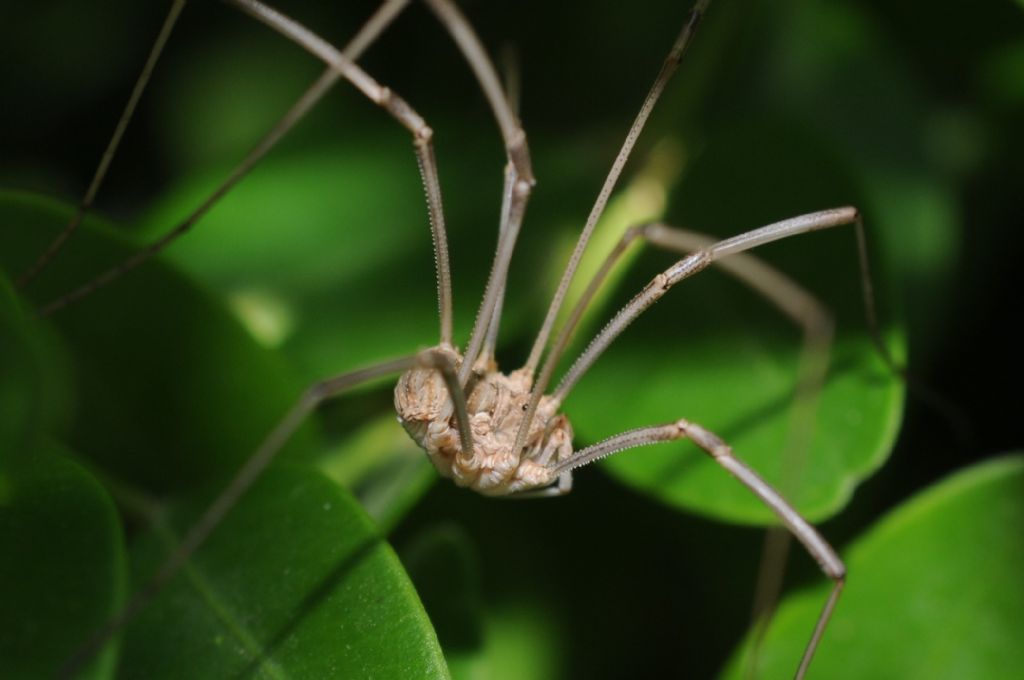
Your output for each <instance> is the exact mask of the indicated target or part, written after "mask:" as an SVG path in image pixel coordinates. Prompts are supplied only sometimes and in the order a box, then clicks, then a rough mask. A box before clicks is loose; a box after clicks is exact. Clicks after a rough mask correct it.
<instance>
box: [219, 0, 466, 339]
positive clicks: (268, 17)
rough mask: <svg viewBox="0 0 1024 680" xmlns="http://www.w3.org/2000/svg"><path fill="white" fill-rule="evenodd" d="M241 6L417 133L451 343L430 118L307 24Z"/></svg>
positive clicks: (444, 324)
mask: <svg viewBox="0 0 1024 680" xmlns="http://www.w3.org/2000/svg"><path fill="white" fill-rule="evenodd" d="M226 1H227V2H228V4H231V5H235V6H236V7H238V8H239V9H240V10H242V11H243V12H245V13H246V14H249V15H250V16H252V17H254V18H255V19H257V20H259V21H261V22H263V23H264V24H266V25H267V26H269V27H271V28H273V29H274V30H275V31H277V32H279V33H281V34H282V35H284V36H285V37H286V38H288V39H289V40H291V41H293V42H294V43H296V44H297V45H299V46H300V47H302V48H303V49H305V50H306V51H308V52H309V53H310V54H312V55H314V56H316V57H318V58H319V59H321V60H323V61H324V62H326V63H327V64H328V65H329V66H330V67H331V68H332V69H334V70H336V71H337V72H338V73H340V74H341V75H342V76H344V77H345V79H346V80H348V81H349V82H350V83H352V84H353V85H355V86H356V89H358V90H359V91H360V92H362V93H363V94H364V95H366V96H367V97H368V98H369V99H370V100H371V101H373V102H374V103H375V104H377V105H378V106H380V107H381V108H383V109H384V110H385V111H387V112H388V113H389V114H391V116H392V117H393V118H394V119H395V120H397V121H398V122H399V123H400V124H401V125H402V126H403V127H405V128H406V129H407V130H408V131H409V132H410V133H411V134H412V137H413V147H414V148H415V150H416V160H417V163H418V164H419V169H420V176H421V177H422V179H423V186H424V189H425V191H426V195H427V207H428V210H429V213H430V227H431V234H432V236H433V241H434V255H435V259H436V261H437V299H438V309H439V316H440V320H441V343H440V344H441V345H443V346H445V347H450V346H451V344H452V283H451V266H450V265H449V261H448V237H447V235H446V233H445V224H444V210H443V209H442V207H441V181H440V179H439V177H438V173H437V160H436V158H435V156H434V144H433V141H432V139H433V136H434V131H433V130H431V129H430V127H429V126H428V125H427V123H426V121H424V120H423V118H422V117H421V116H420V115H419V114H418V113H417V112H416V110H415V109H413V108H412V107H411V106H410V105H409V104H408V102H406V101H405V100H404V99H402V98H401V97H399V96H398V95H397V94H395V93H394V92H393V91H392V90H390V89H389V88H387V87H384V86H382V85H380V84H379V83H377V82H376V81H375V80H374V79H373V78H372V77H370V75H369V74H367V73H366V72H365V71H363V70H362V69H361V68H359V67H358V66H357V65H356V64H355V63H354V61H353V60H352V59H351V58H349V57H348V56H346V54H345V53H343V52H340V51H338V50H337V49H336V48H335V47H334V46H333V45H331V44H330V43H328V42H327V41H326V40H324V39H322V38H321V37H320V36H318V35H316V34H315V33H313V32H312V31H310V30H309V29H308V28H306V27H305V26H302V25H301V24H299V23H298V22H296V21H295V20H293V19H290V18H289V17H286V16H285V15H283V14H281V13H280V12H278V11H277V10H275V9H273V8H271V7H269V6H267V5H264V4H263V3H261V2H259V1H258V0H226Z"/></svg>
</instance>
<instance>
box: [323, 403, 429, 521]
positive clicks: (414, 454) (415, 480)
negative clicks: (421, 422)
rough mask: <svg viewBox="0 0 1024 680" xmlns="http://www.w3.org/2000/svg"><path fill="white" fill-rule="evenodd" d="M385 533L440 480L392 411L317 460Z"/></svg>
mask: <svg viewBox="0 0 1024 680" xmlns="http://www.w3.org/2000/svg"><path fill="white" fill-rule="evenodd" d="M317 468H318V469H319V470H320V471H321V472H323V473H324V474H326V475H327V476H328V477H330V478H331V479H333V480H334V481H335V482H337V483H338V484H341V485H342V486H344V487H345V488H346V489H348V490H349V491H351V492H352V494H353V495H354V496H355V497H356V498H358V499H359V504H360V505H362V506H363V509H364V510H366V512H367V513H368V514H369V515H370V517H372V518H373V519H374V522H375V523H376V525H377V527H379V528H380V530H381V532H382V533H384V534H387V533H389V532H390V530H391V529H392V528H393V527H394V526H395V525H397V524H398V522H399V520H401V518H402V517H404V516H405V514H406V513H407V512H408V511H409V510H410V509H411V508H412V507H413V506H414V505H415V504H416V502H417V501H418V500H419V499H420V498H421V497H422V496H423V494H424V493H426V492H427V490H428V489H429V488H430V487H431V486H432V485H433V484H434V482H435V481H437V479H438V475H437V471H436V470H435V469H434V466H433V465H432V464H431V463H430V460H429V459H428V458H427V455H426V453H424V451H423V449H421V448H420V447H419V446H418V445H417V444H416V443H415V442H414V441H413V440H412V438H410V437H409V435H408V434H407V433H406V432H405V430H403V429H402V428H401V427H395V417H394V416H393V415H391V414H387V415H385V416H381V417H378V418H375V419H374V420H371V421H370V422H368V423H367V424H365V425H363V426H362V427H360V428H359V429H358V430H356V431H355V432H353V433H352V435H351V436H349V437H347V438H346V439H345V440H344V441H343V442H341V443H340V444H338V445H337V446H334V447H332V448H331V450H330V451H329V452H327V453H326V454H325V455H323V456H321V457H320V458H319V459H318V460H317Z"/></svg>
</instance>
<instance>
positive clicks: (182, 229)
mask: <svg viewBox="0 0 1024 680" xmlns="http://www.w3.org/2000/svg"><path fill="white" fill-rule="evenodd" d="M408 3H409V0H385V2H384V3H383V4H382V5H381V6H380V8H379V9H378V10H377V11H376V12H375V13H374V15H373V16H372V17H370V19H369V20H368V21H367V22H366V24H365V25H364V26H363V27H362V28H361V29H360V30H359V33H358V34H357V35H356V36H355V37H354V38H353V39H352V40H351V42H349V44H348V46H347V47H346V48H345V54H346V56H348V58H349V59H356V58H357V57H358V56H359V55H361V54H362V53H363V51H365V50H366V48H367V47H369V45H370V44H371V43H372V42H373V41H374V40H375V39H376V38H377V36H379V35H380V33H381V32H382V31H383V30H384V29H385V28H387V26H388V25H389V24H390V23H391V22H392V21H393V20H394V18H395V17H396V16H397V15H398V13H399V12H401V10H402V9H403V8H404V7H405V6H406V5H407V4H408ZM341 76H342V74H341V73H339V72H338V71H337V70H336V69H334V68H333V67H328V68H327V69H326V70H325V71H324V73H323V74H321V75H320V77H319V78H317V79H316V81H314V82H313V84H312V85H310V87H309V89H307V90H306V92H304V93H303V94H302V96H301V97H299V99H298V100H297V101H296V102H295V103H294V104H293V105H292V107H291V108H290V109H288V111H287V112H286V113H285V114H284V115H283V116H282V117H281V118H280V119H279V120H278V121H277V122H276V123H275V124H274V126H273V127H272V128H271V129H270V131H269V132H267V134H266V135H265V136H264V137H263V138H262V139H261V140H260V141H259V142H258V143H257V144H256V146H254V147H253V149H252V150H251V151H250V152H249V153H248V154H246V156H245V158H243V159H242V161H241V162H240V163H239V164H238V165H237V166H235V168H234V169H233V170H232V171H231V173H230V174H229V175H228V177H227V178H226V179H225V180H224V181H223V182H222V183H221V184H220V185H219V186H218V187H217V188H216V189H214V190H213V192H211V193H210V195H209V196H208V197H207V198H206V199H205V200H204V201H203V202H202V203H201V204H200V205H199V207H197V208H196V209H195V210H194V211H193V212H192V213H191V214H189V215H188V216H187V217H186V218H185V219H184V220H182V221H181V222H180V223H178V224H177V225H176V226H175V227H174V228H173V229H171V230H170V231H168V232H167V233H166V234H164V235H163V236H162V237H160V238H159V239H157V240H156V241H154V242H153V243H151V244H150V245H148V246H146V247H145V248H143V249H142V250H140V251H139V252H137V253H136V254H134V255H132V256H131V257H129V258H128V259H126V260H124V261H123V262H120V263H118V264H116V265H114V266H113V267H111V268H110V269H108V270H106V271H105V272H102V273H101V274H99V275H98V276H97V277H96V278H94V279H92V280H91V281H88V282H86V283H84V284H83V285H81V286H79V287H78V288H76V289H75V290H73V291H71V292H69V293H67V294H65V295H62V296H61V297H59V298H56V299H55V300H52V301H51V302H49V303H47V304H46V305H44V306H43V307H41V308H40V309H39V315H40V316H49V315H50V314H53V313H54V312H56V311H58V310H60V309H63V308H64V307H66V306H68V305H69V304H72V303H74V302H77V301H78V300H81V299H82V298H84V297H87V296H89V295H91V294H92V293H94V292H95V291H97V290H99V289H100V288H102V287H103V286H106V285H107V284H109V283H111V282H112V281H115V280H116V279H118V278H120V277H121V276H122V275H124V274H126V273H127V272H130V271H131V270H133V269H135V268H136V267H138V266H139V265H141V264H142V263H144V262H146V261H147V260H148V259H149V258H151V257H153V256H154V255H156V254H157V253H159V252H160V251H162V250H163V249H164V248H166V247H167V246H168V245H170V244H171V243H172V242H174V241H175V240H177V239H178V238H179V237H180V236H182V235H183V234H184V233H186V232H187V231H188V230H189V229H191V228H192V226H193V225H194V224H195V223H196V222H198V221H199V219H200V218H202V216H203V215H205V214H206V213H207V212H208V211H209V210H210V208H212V207H213V206H214V205H215V204H216V203H217V201H219V200H220V199H221V197H222V196H224V194H226V193H227V192H228V191H229V190H230V189H231V188H232V187H233V186H234V185H235V184H237V183H238V181H239V180H241V179H242V178H243V177H244V176H245V175H246V174H248V172H249V171H250V170H252V169H253V167H255V166H256V164H257V163H258V162H259V161H260V160H261V159H262V158H263V156H265V155H266V154H267V152H269V151H270V149H272V148H273V147H274V146H275V145H276V144H277V142H278V141H279V140H280V139H281V137H283V136H284V135H285V134H286V133H287V132H288V131H289V130H291V128H292V127H294V126H295V124H296V123H298V122H299V120H301V119H302V118H303V116H305V115H306V113H307V112H308V111H309V110H310V109H311V108H313V106H314V105H315V104H316V103H317V102H318V101H319V100H320V99H321V98H322V97H323V96H324V95H325V94H326V93H327V91H328V90H330V89H331V87H332V86H333V85H334V84H335V83H336V82H337V81H338V80H339V79H340V78H341Z"/></svg>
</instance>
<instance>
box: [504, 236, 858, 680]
mask: <svg viewBox="0 0 1024 680" xmlns="http://www.w3.org/2000/svg"><path fill="white" fill-rule="evenodd" d="M637 239H641V240H643V241H646V242H647V243H650V244H652V245H655V246H658V247H660V248H665V249H667V250H671V251H675V252H680V253H683V254H688V253H692V252H694V251H697V250H700V249H702V248H709V247H711V246H713V245H714V244H715V242H716V239H715V238H713V237H711V236H708V235H706V234H700V233H697V232H693V231H688V230H684V229H678V228H674V227H669V226H666V225H663V224H658V223H652V224H645V225H641V226H637V227H631V228H630V229H627V230H626V232H625V233H624V234H623V235H622V238H621V239H620V240H619V242H618V243H617V244H616V245H615V247H614V248H613V249H612V251H611V252H610V253H609V254H608V256H607V257H606V258H605V261H604V262H603V263H602V265H601V267H600V268H599V269H598V271H597V273H596V274H595V275H594V277H593V279H592V280H591V281H590V283H589V285H588V286H587V288H586V290H585V291H584V293H583V295H582V296H581V297H580V299H579V301H578V302H577V303H576V306H575V307H574V308H573V311H572V314H571V315H570V317H569V319H568V320H567V321H566V322H565V325H563V326H562V328H561V330H560V331H559V334H558V336H557V338H556V339H555V342H554V343H553V345H552V347H551V350H550V351H549V352H548V355H547V357H546V359H545V361H544V365H543V367H542V368H541V371H540V373H539V374H538V376H537V382H536V384H535V389H536V390H537V392H536V394H537V395H538V401H539V394H540V393H541V392H543V391H544V390H546V389H547V386H548V384H549V382H550V380H551V377H552V375H553V373H554V370H555V367H556V365H557V363H558V360H559V359H560V358H561V356H562V353H563V352H564V350H565V348H566V346H567V345H568V342H569V339H570V337H571V335H572V333H573V331H574V330H575V328H576V326H577V324H578V323H579V321H580V319H581V317H582V315H583V313H584V311H585V310H586V309H587V307H588V306H589V305H590V302H591V300H592V299H593V297H594V295H596V293H597V291H598V290H599V289H600V287H601V285H602V284H603V283H604V281H605V279H606V278H607V276H608V274H609V273H610V272H611V270H612V269H613V268H614V267H615V265H616V264H617V263H618V261H619V260H620V258H621V257H622V255H623V254H624V253H625V252H626V251H627V250H628V249H629V247H630V246H631V245H632V244H633V243H634V242H635V241H636V240H637ZM716 266H718V267H719V268H721V269H723V270H724V271H726V272H727V273H729V274H731V275H732V276H734V277H736V278H737V279H738V280H740V281H741V282H743V283H745V284H747V285H748V286H750V287H751V288H752V289H753V290H754V291H756V292H757V293H759V294H760V295H762V296H763V297H764V298H765V299H767V300H768V301H769V302H771V303H772V304H773V305H774V306H775V307H777V308H778V309H779V310H780V311H781V312H782V313H783V314H784V315H785V316H787V317H788V318H789V319H791V320H792V321H793V322H794V323H796V324H797V325H798V326H800V327H801V329H802V330H803V336H804V337H803V342H802V347H801V352H800V363H799V365H800V368H799V370H798V375H797V389H796V396H795V399H794V404H795V406H794V413H793V420H792V422H793V425H792V427H791V428H790V433H789V436H788V441H787V442H786V445H785V447H784V449H783V450H784V451H785V454H784V455H786V457H787V458H786V460H785V461H784V464H783V465H782V470H783V478H782V479H781V480H780V481H779V484H778V486H779V488H780V489H781V490H782V491H783V493H785V494H787V495H791V494H793V493H795V491H796V489H797V488H799V479H798V477H797V475H798V473H799V471H800V470H801V469H803V462H804V458H805V457H806V454H807V451H808V450H809V448H810V439H811V435H812V433H813V425H814V419H815V416H814V410H815V407H816V405H817V399H816V397H817V395H818V394H819V393H820V391H821V387H822V385H823V384H824V380H825V374H826V370H827V368H828V356H829V351H830V348H831V345H832V336H833V326H834V324H833V322H832V318H831V315H830V314H829V313H828V312H827V311H826V309H825V307H824V306H823V305H822V304H821V303H820V302H819V301H818V300H817V299H816V298H815V297H814V296H813V295H812V294H811V293H809V292H808V291H807V290H805V289H804V288H802V287H801V286H800V285H799V284H797V283H796V282H795V281H793V280H792V279H790V278H789V277H788V276H786V275H785V274H784V273H782V272H780V271H778V270H777V269H775V268H774V267H771V266H770V265H768V264H766V263H764V262H763V261H761V260H760V259H758V258H756V257H754V256H752V255H748V254H746V253H737V254H734V255H733V256H731V257H728V258H725V259H723V260H719V261H717V262H716ZM869 323H870V319H869ZM535 412H536V403H532V402H531V403H528V405H527V410H526V414H525V415H524V419H526V420H529V419H531V418H532V417H533V415H534V413H535ZM788 548H789V534H788V533H786V532H783V531H780V530H778V529H775V528H771V529H768V531H767V532H766V534H765V545H764V551H763V557H762V560H761V567H760V569H759V573H758V579H757V588H756V592H755V596H754V607H753V619H754V621H755V623H756V625H757V631H758V638H760V635H761V634H763V632H764V631H765V630H766V626H765V624H766V623H767V621H768V616H767V615H768V614H769V613H770V612H771V610H772V609H774V606H775V602H776V600H777V598H778V593H779V590H780V588H781V584H782V578H781V577H782V574H783V571H784V568H785V560H786V554H787V552H788ZM762 614H765V616H763V617H762ZM758 644H759V639H758V640H756V641H755V644H754V650H755V653H754V654H753V655H752V657H751V668H753V667H755V666H756V651H757V649H758Z"/></svg>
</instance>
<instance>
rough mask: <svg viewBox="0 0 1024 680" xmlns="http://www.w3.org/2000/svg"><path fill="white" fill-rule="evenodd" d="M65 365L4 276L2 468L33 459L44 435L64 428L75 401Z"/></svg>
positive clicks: (0, 296)
mask: <svg viewBox="0 0 1024 680" xmlns="http://www.w3.org/2000/svg"><path fill="white" fill-rule="evenodd" d="M64 364H65V361H64V358H63V356H62V355H61V353H60V352H59V350H58V348H57V347H56V343H55V342H53V338H52V337H51V336H49V335H48V334H46V333H45V332H44V331H43V329H42V328H41V327H40V324H39V323H38V322H37V321H36V320H35V319H32V318H29V317H28V316H27V315H26V314H25V312H24V310H22V309H21V308H20V307H19V305H18V300H17V298H16V297H15V295H14V291H13V290H12V289H11V287H10V285H9V284H8V282H7V280H6V279H5V278H4V277H3V276H2V274H0V464H2V463H4V462H5V461H9V460H11V459H13V457H14V456H16V455H18V454H29V455H31V452H32V451H34V450H35V445H36V443H38V441H37V437H38V435H39V434H40V433H42V432H50V433H52V432H54V431H55V430H56V429H59V428H60V426H61V424H62V421H63V420H64V419H65V416H66V414H67V408H68V401H69V396H68V389H69V386H68V384H67V379H66V376H65V374H64V373H65V369H66V368H67V367H66V366H65V365H64Z"/></svg>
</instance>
